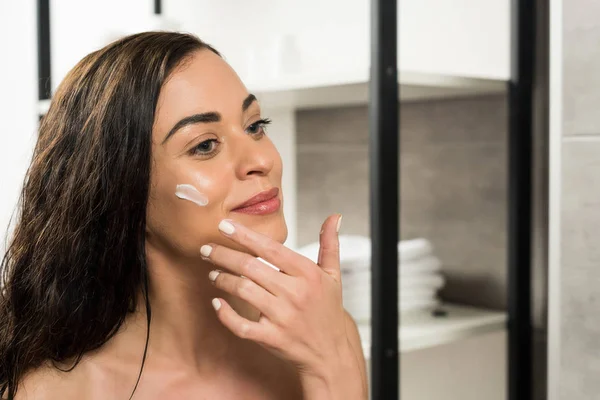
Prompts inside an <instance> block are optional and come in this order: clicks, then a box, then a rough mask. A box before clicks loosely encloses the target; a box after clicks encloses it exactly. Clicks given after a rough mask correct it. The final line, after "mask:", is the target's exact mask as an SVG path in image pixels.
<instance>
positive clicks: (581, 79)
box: [550, 0, 600, 400]
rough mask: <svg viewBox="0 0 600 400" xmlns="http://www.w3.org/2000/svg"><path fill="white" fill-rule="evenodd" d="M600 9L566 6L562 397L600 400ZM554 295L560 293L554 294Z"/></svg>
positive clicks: (589, 4) (580, 0)
mask: <svg viewBox="0 0 600 400" xmlns="http://www.w3.org/2000/svg"><path fill="white" fill-rule="evenodd" d="M599 43H600V3H599V2H597V1H594V0H572V1H569V2H567V1H563V45H562V52H563V99H562V100H563V101H562V104H563V126H562V128H563V135H564V136H563V138H562V189H561V192H562V199H561V205H562V215H561V230H560V231H561V242H562V245H561V253H562V254H561V260H560V269H561V278H560V281H561V295H560V296H561V297H560V298H561V304H560V325H561V332H560V341H561V343H560V346H561V347H560V362H561V365H560V396H559V397H557V398H560V399H565V400H567V399H568V400H570V399H597V398H598V397H599V396H600V380H599V379H598V376H599V375H600V316H599V313H598V311H599V310H600V295H599V293H600V113H598V105H599V104H600V74H599V72H598V71H600V47H599V46H598V44H599ZM550 295H552V293H550Z"/></svg>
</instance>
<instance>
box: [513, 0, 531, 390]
mask: <svg viewBox="0 0 600 400" xmlns="http://www.w3.org/2000/svg"><path fill="white" fill-rule="evenodd" d="M537 6H538V5H537V2H536V1H535V0H513V2H512V10H511V13H512V15H511V19H512V24H511V25H512V26H511V28H512V29H511V36H512V37H511V61H512V65H511V80H510V82H509V84H508V114H509V119H508V238H507V244H508V257H507V262H508V265H507V268H508V363H507V365H508V371H507V372H508V375H507V376H508V398H509V399H510V400H517V399H531V398H532V397H533V337H532V335H533V329H532V313H531V308H532V307H531V303H532V298H531V277H532V271H531V264H532V260H531V258H532V250H531V242H532V218H533V185H532V180H533V176H532V175H533V173H532V167H533V101H534V94H533V90H534V74H535V57H536V51H535V50H536V25H537V21H536V10H537Z"/></svg>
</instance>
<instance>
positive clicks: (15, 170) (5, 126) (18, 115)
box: [0, 0, 37, 254]
mask: <svg viewBox="0 0 600 400" xmlns="http://www.w3.org/2000/svg"><path fill="white" fill-rule="evenodd" d="M35 21H36V9H35V2H34V1H11V0H1V1H0V77H2V81H1V82H2V85H1V86H0V138H1V139H0V140H2V142H1V143H2V144H1V145H0V238H1V240H0V254H3V253H4V246H5V240H4V237H5V232H6V229H7V227H8V224H9V220H10V218H11V215H13V212H14V211H15V205H16V202H17V199H18V196H19V192H20V189H21V186H22V182H23V177H24V175H25V171H26V170H27V167H28V165H29V159H30V157H31V149H32V146H33V143H34V140H35V130H36V127H37V116H36V103H37V48H36V27H35Z"/></svg>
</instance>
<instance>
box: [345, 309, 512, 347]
mask: <svg viewBox="0 0 600 400" xmlns="http://www.w3.org/2000/svg"><path fill="white" fill-rule="evenodd" d="M437 309H438V310H443V311H445V315H442V316H436V315H434V314H433V312H432V311H431V310H425V311H417V312H410V313H406V314H403V315H402V316H401V317H400V319H401V323H400V327H399V329H398V340H399V348H400V352H401V353H404V352H410V351H415V350H421V349H426V348H430V347H435V346H439V345H443V344H448V343H452V342H455V341H459V340H463V339H468V338H471V337H474V336H478V335H483V334H486V333H491V332H499V331H504V330H506V323H507V320H508V317H507V314H506V313H505V312H500V311H490V310H485V309H480V308H475V307H470V306H463V305H457V304H444V305H442V306H441V307H438V308H437ZM357 325H358V330H359V333H360V336H361V338H362V340H363V342H362V346H363V352H364V354H365V357H366V358H369V357H370V351H371V341H370V337H371V326H370V325H369V324H365V323H362V324H361V323H359V324H357Z"/></svg>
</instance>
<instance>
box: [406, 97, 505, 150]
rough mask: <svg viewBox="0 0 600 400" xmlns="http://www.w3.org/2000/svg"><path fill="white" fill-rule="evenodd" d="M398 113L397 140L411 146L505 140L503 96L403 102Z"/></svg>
mask: <svg viewBox="0 0 600 400" xmlns="http://www.w3.org/2000/svg"><path fill="white" fill-rule="evenodd" d="M400 116H401V118H400V121H401V126H400V132H401V136H400V140H401V143H402V145H403V146H411V148H414V146H422V145H427V144H434V143H455V144H456V143H461V144H473V143H489V142H504V141H506V127H507V113H506V97H505V96H503V95H500V96H498V95H495V96H480V97H470V98H462V99H452V100H442V101H433V102H432V101H427V102H421V103H403V104H402V105H401V106H400ZM409 152H410V150H409Z"/></svg>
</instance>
